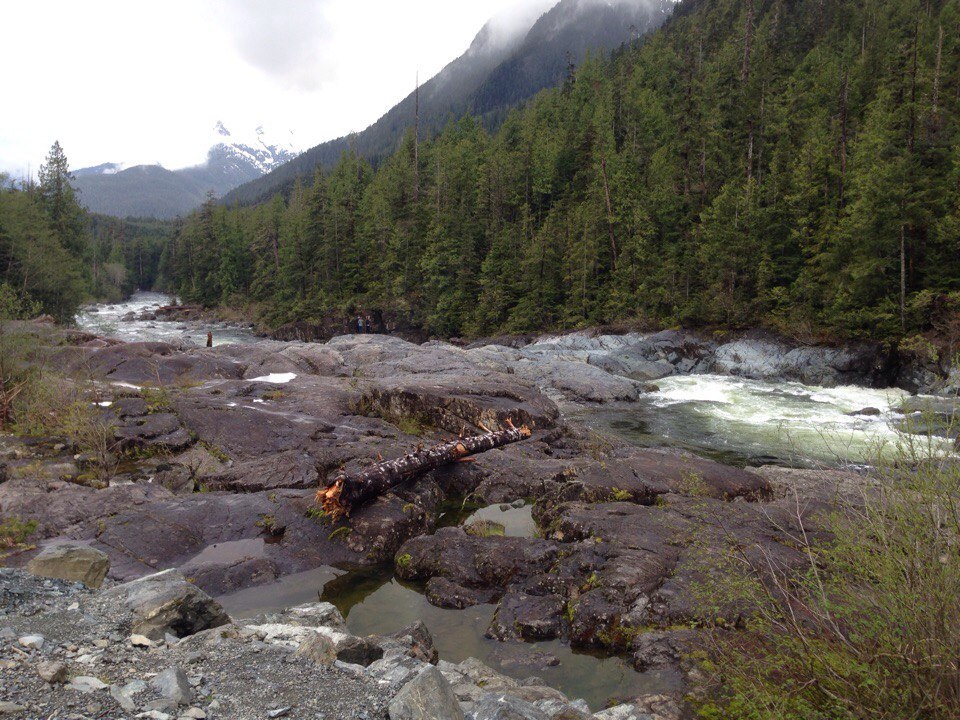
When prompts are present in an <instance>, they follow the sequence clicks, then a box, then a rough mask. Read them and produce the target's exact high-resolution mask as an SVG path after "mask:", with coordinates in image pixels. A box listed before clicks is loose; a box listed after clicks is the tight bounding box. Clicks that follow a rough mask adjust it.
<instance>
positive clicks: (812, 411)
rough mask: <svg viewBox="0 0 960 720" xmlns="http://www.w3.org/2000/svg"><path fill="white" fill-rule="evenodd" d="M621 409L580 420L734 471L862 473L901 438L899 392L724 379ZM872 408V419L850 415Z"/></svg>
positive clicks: (685, 384) (685, 385) (676, 388)
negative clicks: (850, 468) (818, 468)
mask: <svg viewBox="0 0 960 720" xmlns="http://www.w3.org/2000/svg"><path fill="white" fill-rule="evenodd" d="M657 386H658V387H659V390H658V391H657V392H653V393H649V394H646V395H643V396H641V399H640V401H639V402H638V403H636V404H635V406H633V407H631V408H628V409H625V408H623V407H620V408H617V409H615V410H598V411H595V412H585V413H583V414H582V415H581V417H582V419H583V420H585V421H586V422H587V423H588V424H590V425H592V426H594V427H596V428H598V429H603V430H611V431H613V432H615V433H616V434H619V435H620V436H622V437H624V438H625V439H627V440H628V441H630V442H633V443H635V444H637V445H640V446H644V447H649V446H663V445H668V446H674V447H680V448H684V449H687V450H690V451H693V452H696V453H698V454H701V455H707V456H709V457H713V458H714V459H717V460H720V461H723V462H728V463H735V464H739V465H762V464H769V463H778V464H784V465H793V466H810V465H828V466H842V465H850V464H854V465H862V464H866V463H870V462H871V461H872V460H874V459H876V458H877V457H878V455H882V454H888V453H890V452H893V451H895V449H896V446H897V444H898V443H899V442H900V441H901V440H902V438H903V435H902V434H901V432H900V430H898V426H899V425H900V423H901V422H902V420H903V415H901V414H900V413H898V412H896V408H898V407H899V405H900V403H901V402H902V401H903V399H904V398H906V397H908V396H909V393H907V392H906V391H904V390H899V389H896V388H893V389H885V390H878V389H872V388H864V387H836V388H822V387H816V386H810V385H803V384H801V383H796V382H784V381H781V382H766V381H762V380H748V379H745V378H739V377H728V376H721V375H687V376H679V377H671V378H666V379H663V380H659V381H657ZM868 408H872V409H873V410H871V412H873V411H874V410H875V411H877V412H876V414H866V415H865V414H854V413H858V412H859V411H861V410H866V409H868Z"/></svg>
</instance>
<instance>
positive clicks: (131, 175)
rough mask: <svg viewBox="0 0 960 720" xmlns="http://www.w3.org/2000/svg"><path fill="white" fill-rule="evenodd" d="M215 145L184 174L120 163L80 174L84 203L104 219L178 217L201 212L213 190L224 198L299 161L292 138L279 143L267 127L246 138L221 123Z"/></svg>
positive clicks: (77, 173)
mask: <svg viewBox="0 0 960 720" xmlns="http://www.w3.org/2000/svg"><path fill="white" fill-rule="evenodd" d="M211 143H212V147H211V148H210V150H209V151H208V152H207V160H206V162H204V163H203V164H202V165H197V166H196V167H190V168H184V169H182V170H167V169H166V168H164V167H162V166H160V165H135V166H133V167H124V166H123V165H121V164H119V163H103V164H101V165H97V166H95V167H89V168H82V169H80V170H77V171H75V172H74V177H75V182H74V185H75V187H76V188H77V189H78V190H79V191H80V202H81V204H82V205H84V206H85V207H87V208H88V209H89V210H90V211H92V212H95V213H101V214H104V215H115V216H118V217H155V218H160V219H166V218H173V217H177V216H178V215H185V214H187V213H189V212H190V211H191V210H194V209H195V208H197V207H198V206H199V205H200V204H201V203H203V201H204V199H205V198H206V196H207V193H208V192H213V193H214V194H215V195H216V196H218V197H219V196H221V195H223V194H224V193H226V192H228V191H230V190H232V189H233V188H235V187H237V186H238V185H241V184H243V183H245V182H249V181H250V180H254V179H255V178H258V177H261V176H262V175H264V174H265V173H267V172H269V171H270V170H272V169H273V168H275V167H277V166H279V165H282V164H283V163H284V162H287V161H289V160H292V159H293V158H295V157H296V151H295V149H294V145H293V142H292V140H291V139H283V140H282V141H275V140H273V139H272V138H268V136H267V135H266V133H265V131H264V130H263V128H262V127H260V128H257V129H256V131H255V132H254V134H253V135H252V136H250V137H247V138H242V137H236V136H234V135H231V133H230V131H229V130H227V128H226V127H225V126H224V125H223V123H222V122H218V123H217V124H216V125H215V126H214V128H213V137H212V139H211Z"/></svg>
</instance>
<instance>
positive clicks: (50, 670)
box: [37, 662, 67, 685]
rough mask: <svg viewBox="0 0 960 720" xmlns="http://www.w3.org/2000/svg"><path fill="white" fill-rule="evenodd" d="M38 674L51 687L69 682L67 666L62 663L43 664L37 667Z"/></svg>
mask: <svg viewBox="0 0 960 720" xmlns="http://www.w3.org/2000/svg"><path fill="white" fill-rule="evenodd" d="M37 674H38V675H39V676H40V677H41V678H43V680H44V681H45V682H48V683H50V684H51V685H53V684H55V683H56V684H59V683H63V682H66V680H67V666H66V665H64V664H63V663H62V662H42V663H40V664H39V665H38V666H37Z"/></svg>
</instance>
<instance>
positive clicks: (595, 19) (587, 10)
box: [222, 0, 675, 205]
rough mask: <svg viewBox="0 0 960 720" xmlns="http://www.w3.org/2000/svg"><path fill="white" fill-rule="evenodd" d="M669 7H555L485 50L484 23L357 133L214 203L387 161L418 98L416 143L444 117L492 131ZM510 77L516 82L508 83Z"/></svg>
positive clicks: (656, 1) (251, 199)
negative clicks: (475, 119)
mask: <svg viewBox="0 0 960 720" xmlns="http://www.w3.org/2000/svg"><path fill="white" fill-rule="evenodd" d="M674 7H675V2H674V0H559V2H557V3H555V4H553V5H551V6H547V9H546V11H545V12H543V13H542V14H541V15H539V16H538V17H536V18H535V19H534V20H533V21H532V22H531V24H530V26H529V28H527V29H526V30H525V31H523V30H522V27H521V31H520V32H519V33H517V36H516V37H513V38H506V39H505V42H503V44H502V45H501V46H493V47H491V40H492V38H493V37H494V34H495V24H496V23H495V19H492V20H490V21H488V22H487V23H486V24H485V25H484V27H483V28H481V30H480V31H479V32H478V33H477V35H476V36H475V37H474V39H473V41H472V42H471V44H470V47H469V48H468V49H467V50H466V51H465V52H464V53H463V54H462V55H460V56H459V57H458V58H456V59H455V60H453V61H451V62H450V63H448V64H447V65H446V66H445V67H444V68H443V69H442V70H441V71H440V72H439V73H437V74H436V75H435V76H433V77H432V78H430V80H428V81H427V82H425V83H424V84H423V85H421V86H420V87H419V88H418V90H417V91H415V92H412V93H410V94H409V95H407V97H405V98H404V99H403V100H401V101H400V102H399V103H397V104H396V105H395V106H393V107H392V108H390V109H389V110H388V111H387V112H386V113H384V114H383V115H382V116H381V117H380V118H379V119H378V120H377V121H376V122H374V123H373V124H371V125H370V126H369V127H367V128H366V129H365V130H363V131H361V132H359V133H354V134H352V135H347V136H344V137H340V138H336V139H333V140H329V141H327V142H324V143H321V144H320V145H317V146H315V147H313V148H310V149H309V150H306V151H305V152H303V153H302V154H301V155H299V156H298V157H297V158H295V159H294V160H293V161H291V162H288V163H285V164H284V165H282V166H280V167H277V168H275V169H274V170H272V171H271V172H269V173H267V174H265V175H264V176H262V177H260V178H257V179H255V180H253V181H251V182H249V183H246V184H244V185H241V186H239V187H237V188H236V189H234V190H232V191H230V192H229V193H227V194H226V195H225V196H224V198H223V200H222V201H223V203H224V204H226V205H235V204H239V205H252V204H256V203H259V202H263V201H266V200H268V199H269V198H270V197H272V196H273V195H275V194H277V193H281V194H285V193H287V192H289V190H290V188H292V187H293V185H294V183H295V182H296V180H297V179H302V180H306V179H309V178H310V176H312V174H313V172H314V170H315V169H316V167H318V166H320V167H324V168H328V169H329V168H330V167H332V166H333V165H334V164H335V163H336V162H337V161H338V160H339V159H340V157H341V155H342V154H343V153H344V152H346V151H348V150H354V151H355V152H357V153H358V154H359V155H361V156H362V157H364V158H366V159H368V160H370V161H372V162H374V163H376V161H377V160H378V159H379V158H380V157H383V156H386V155H388V154H390V153H392V152H393V151H394V150H395V149H396V148H397V147H398V145H399V142H400V141H401V139H402V137H403V134H404V132H405V131H406V130H407V129H408V128H411V127H413V125H414V123H415V122H416V105H417V99H418V98H417V95H418V94H419V104H420V108H419V110H420V129H421V137H425V136H428V135H429V134H431V133H433V132H436V131H438V130H439V129H441V128H442V127H443V125H444V124H446V122H447V121H448V120H449V119H450V118H451V117H453V118H457V117H460V116H462V115H464V114H467V113H473V114H477V115H479V116H480V118H481V120H482V121H483V123H484V124H485V125H486V126H487V127H488V128H490V129H492V128H494V127H496V126H498V125H499V124H500V122H502V120H503V118H504V117H505V115H506V113H507V111H508V110H509V109H510V108H512V107H515V106H516V105H517V104H518V103H520V102H522V101H524V100H526V99H528V98H530V97H532V96H533V95H535V94H536V93H537V92H539V91H540V90H543V89H545V88H548V87H552V86H554V85H556V84H557V83H558V82H559V81H561V80H562V79H563V76H564V73H566V72H567V71H568V69H569V66H570V63H571V61H573V62H575V63H578V62H580V61H582V60H583V59H584V58H585V57H586V55H587V53H588V52H591V51H595V50H600V51H610V50H612V49H614V48H615V47H618V46H620V45H622V44H623V43H626V42H629V41H631V40H633V39H635V38H636V37H638V36H639V35H641V34H644V33H646V32H649V31H651V30H654V29H656V28H658V27H659V26H660V25H661V24H663V22H665V21H666V20H667V18H668V17H669V16H670V15H671V14H672V12H673V9H674ZM501 68H506V69H503V70H501ZM514 74H515V75H516V78H517V79H516V80H515V81H512V79H511V76H512V75H514ZM450 88H452V90H449V89H450ZM444 91H446V92H444ZM481 91H483V94H482V95H481V94H480V93H481ZM478 100H482V104H481V105H478Z"/></svg>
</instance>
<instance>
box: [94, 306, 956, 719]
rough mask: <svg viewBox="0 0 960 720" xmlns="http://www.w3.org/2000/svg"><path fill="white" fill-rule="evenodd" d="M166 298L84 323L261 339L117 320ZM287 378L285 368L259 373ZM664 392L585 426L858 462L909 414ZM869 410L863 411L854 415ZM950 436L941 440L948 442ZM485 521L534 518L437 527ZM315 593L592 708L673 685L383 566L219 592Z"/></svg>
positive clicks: (188, 337)
mask: <svg viewBox="0 0 960 720" xmlns="http://www.w3.org/2000/svg"><path fill="white" fill-rule="evenodd" d="M171 302H172V298H170V297H169V296H166V295H161V294H158V293H137V294H136V295H135V296H134V297H133V298H131V299H130V300H129V301H127V302H125V303H119V304H116V305H111V306H100V307H98V308H96V309H95V311H94V309H88V311H86V312H84V313H82V314H81V315H79V316H78V318H77V322H78V324H79V325H80V326H81V327H83V328H85V329H87V330H89V331H91V332H96V333H100V334H103V335H108V336H112V337H116V338H119V339H121V340H127V341H138V340H139V341H142V340H161V341H168V342H175V343H179V342H183V343H187V344H194V345H202V344H204V343H205V342H206V334H207V332H208V331H211V332H213V333H214V343H215V344H222V343H227V342H234V343H256V342H257V341H258V338H256V336H254V335H253V334H252V333H251V332H250V331H249V330H247V329H243V328H235V327H229V326H227V325H223V324H217V323H215V324H210V323H202V322H164V321H150V320H139V319H134V320H133V321H129V320H124V319H123V318H124V316H126V315H127V313H130V312H133V313H134V317H135V318H139V317H140V315H141V313H143V312H150V311H153V310H156V308H158V307H160V306H162V305H167V304H170V303H171ZM260 380H261V381H264V382H275V383H282V382H286V381H288V380H290V378H289V377H288V376H283V375H276V376H266V377H264V378H260ZM657 384H658V387H659V390H658V391H656V392H653V393H649V394H646V395H643V396H642V397H641V399H640V400H639V401H638V402H637V403H633V404H631V405H629V406H622V405H621V406H618V407H617V408H615V409H607V410H605V409H600V410H596V411H585V412H583V413H582V414H581V416H580V418H581V419H582V420H583V421H585V422H587V423H588V424H590V425H592V426H594V427H596V428H598V429H602V430H604V431H612V432H614V433H617V434H619V435H621V436H622V437H623V438H625V439H626V440H628V441H629V442H631V443H634V444H636V445H640V446H650V447H655V446H665V445H666V446H673V447H679V448H684V449H687V450H690V451H692V452H695V453H698V454H700V455H705V456H709V457H713V458H715V459H718V460H721V461H724V462H728V463H733V464H739V465H759V464H765V463H778V464H784V465H793V466H805V465H814V464H817V465H823V464H826V465H850V464H854V465H857V464H864V463H868V462H869V461H870V460H871V459H874V458H876V457H877V454H878V453H879V452H882V451H883V448H884V447H886V448H891V447H893V446H895V445H896V443H897V441H898V440H899V439H900V438H902V437H903V436H902V435H901V434H900V432H899V430H898V428H901V427H902V425H903V423H904V418H903V416H902V415H901V414H899V413H897V412H896V409H897V407H898V406H899V404H900V402H901V401H902V400H903V399H904V398H905V397H907V395H908V394H907V393H906V392H903V391H901V390H896V389H892V390H874V389H869V388H863V387H838V388H830V389H827V388H821V387H813V386H808V385H803V384H800V383H795V382H784V381H781V382H764V381H758V380H747V379H744V378H738V377H726V376H717V375H690V376H680V377H672V378H667V379H664V380H660V381H658V383H657ZM868 408H872V410H870V411H869V414H857V413H858V412H859V411H861V410H866V409H868ZM944 442H946V441H944ZM477 520H486V521H492V522H493V523H497V524H499V525H500V526H503V531H504V534H505V535H508V536H520V537H530V536H533V535H535V534H536V524H535V523H534V521H533V518H532V516H531V508H530V506H523V507H515V506H513V505H494V506H490V507H486V508H476V507H462V506H460V505H457V504H450V505H449V506H447V507H445V508H443V514H442V515H441V518H440V522H439V524H440V525H444V526H450V525H464V524H470V523H472V522H474V521H477ZM257 543H261V544H262V541H254V542H250V541H239V542H237V543H224V544H221V545H218V546H213V547H211V548H208V549H207V550H205V551H204V553H206V554H202V555H201V557H200V558H199V559H200V560H206V559H216V558H221V557H223V556H229V557H233V556H234V555H236V554H237V553H239V554H241V555H250V556H253V557H256V556H258V555H259V554H260V553H262V551H263V548H262V547H261V544H257ZM319 599H323V600H327V601H330V602H332V603H334V604H335V605H336V606H337V607H338V608H339V609H340V611H341V612H342V613H343V615H344V617H345V618H346V620H347V624H348V626H349V627H350V629H351V630H352V631H353V632H354V633H358V634H389V633H394V632H396V631H398V630H400V629H402V628H403V627H405V626H407V625H409V624H410V623H412V622H414V621H415V620H422V621H423V622H424V623H425V624H426V625H427V627H428V628H429V629H430V632H431V634H432V635H433V638H434V641H435V642H436V645H437V648H438V650H439V651H440V656H441V657H442V658H444V659H445V660H448V661H451V662H459V661H462V660H465V659H466V658H468V657H476V658H479V659H480V660H482V661H484V662H486V663H487V664H489V665H490V666H492V667H493V668H495V669H497V670H499V671H501V672H503V673H505V674H507V675H510V676H513V677H516V678H526V677H528V676H530V675H536V676H539V677H541V678H543V679H544V680H545V681H547V683H548V684H550V685H553V686H554V687H556V688H558V689H560V690H561V691H563V692H564V693H566V694H567V695H569V696H570V697H582V698H584V699H585V700H587V702H588V703H590V705H591V707H593V708H594V709H600V708H602V707H603V706H604V705H605V704H606V702H607V701H608V700H609V699H610V698H616V697H624V698H627V697H630V696H631V695H637V694H641V693H647V692H663V691H665V690H670V689H672V688H674V687H677V686H678V682H679V680H678V678H676V677H673V676H671V675H670V674H669V673H667V674H663V673H659V672H658V673H637V672H635V671H634V670H633V669H632V668H631V666H630V665H629V664H628V663H627V662H626V661H625V660H624V659H622V658H617V657H607V656H603V655H596V654H589V653H583V652H578V651H574V650H572V649H571V648H570V647H569V646H568V645H564V644H563V643H562V642H561V641H559V640H555V641H550V642H540V643H534V644H527V643H521V642H499V641H496V640H491V639H488V638H487V637H486V636H485V631H486V629H487V627H488V626H489V624H490V621H491V619H492V617H493V613H494V610H495V608H494V606H493V605H479V606H476V607H472V608H468V609H465V610H448V609H442V608H437V607H434V606H432V605H430V604H429V603H428V602H427V600H426V597H425V596H424V593H423V588H422V587H420V586H418V585H412V584H408V583H404V582H401V581H400V580H398V579H397V578H395V577H394V576H393V573H392V569H391V568H390V567H380V568H374V569H364V570H354V571H350V572H346V571H344V570H338V569H334V568H330V567H321V568H317V569H315V570H311V571H308V572H305V573H300V574H298V575H290V576H286V577H284V578H282V579H280V580H279V581H277V582H276V583H272V584H269V585H264V586H259V587H253V588H248V589H245V590H242V591H240V592H237V593H234V594H232V595H230V596H227V597H223V598H221V601H222V602H223V604H224V606H225V607H226V609H227V610H228V612H230V613H231V614H233V615H235V616H237V617H244V616H251V615H255V614H258V613H261V612H268V611H271V610H279V609H282V608H285V607H289V606H291V605H296V604H299V603H304V602H316V601H317V600H319Z"/></svg>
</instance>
